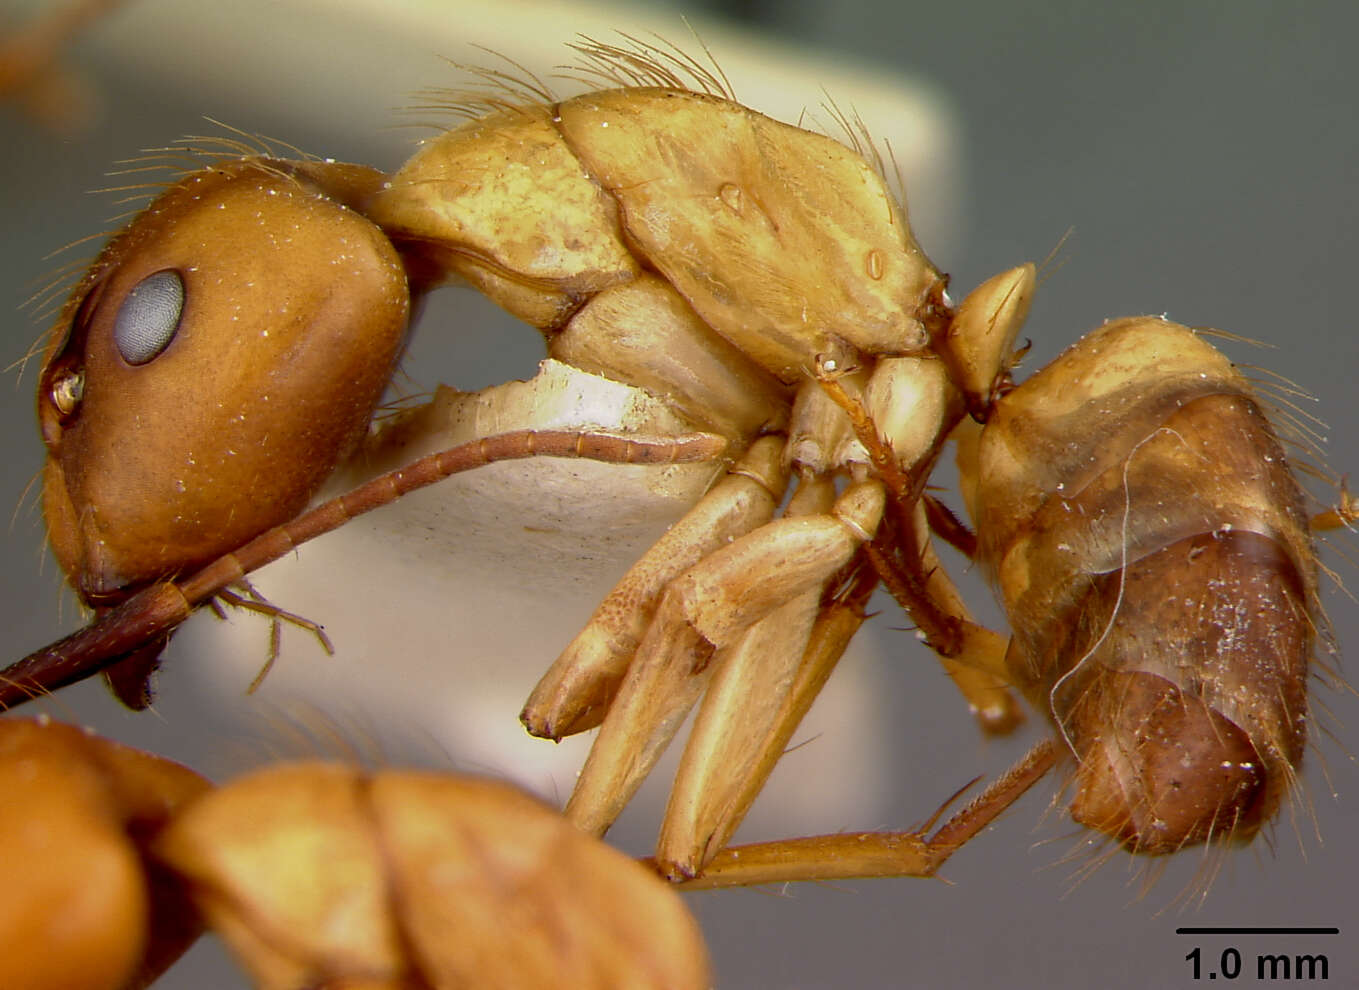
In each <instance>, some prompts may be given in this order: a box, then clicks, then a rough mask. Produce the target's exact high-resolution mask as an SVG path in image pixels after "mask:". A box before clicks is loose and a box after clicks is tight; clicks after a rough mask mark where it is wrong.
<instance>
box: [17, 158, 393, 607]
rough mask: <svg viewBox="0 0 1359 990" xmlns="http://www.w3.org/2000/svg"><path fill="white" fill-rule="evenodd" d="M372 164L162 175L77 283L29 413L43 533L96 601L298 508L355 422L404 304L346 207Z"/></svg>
mask: <svg viewBox="0 0 1359 990" xmlns="http://www.w3.org/2000/svg"><path fill="white" fill-rule="evenodd" d="M328 169H329V170H330V171H329V172H328V171H327V170H328ZM381 181H382V175H381V173H378V172H374V171H372V170H368V169H358V168H357V167H355V166H346V165H331V166H327V165H326V164H324V163H304V164H297V165H294V164H292V163H288V162H281V161H276V160H270V159H261V158H247V159H240V160H235V161H229V162H220V163H216V164H214V165H212V166H210V167H208V168H205V169H202V170H200V171H196V172H192V173H189V174H187V175H185V176H183V177H181V178H180V179H179V180H178V181H177V182H174V183H173V184H172V185H170V186H169V187H168V188H167V189H166V190H165V191H164V192H163V193H162V194H161V195H160V196H159V197H158V198H157V199H156V200H155V201H154V202H153V203H152V204H151V205H150V206H149V207H148V208H147V209H146V210H145V211H144V212H143V213H141V214H140V215H139V216H137V217H136V218H135V219H134V220H133V221H132V223H131V224H129V225H128V227H126V228H125V229H124V230H123V231H122V232H121V233H120V234H119V235H118V236H117V237H115V238H114V240H113V241H111V242H110V243H109V245H108V246H107V247H106V248H105V249H104V251H103V252H102V253H101V255H100V256H99V258H98V260H97V261H96V262H95V264H94V266H93V267H92V268H91V270H90V271H89V273H88V274H87V275H86V276H85V277H84V279H82V280H81V282H80V284H79V285H78V286H77V287H76V290H75V292H74V293H73V294H72V296H71V299H70V300H69V301H68V303H67V305H66V306H65V308H64V309H63V311H62V314H61V316H60V317H59V318H58V321H57V324H56V326H55V327H54V328H53V330H52V332H51V336H50V338H49V342H48V346H47V351H46V354H45V357H44V362H43V370H42V375H41V378H40V380H39V388H38V417H39V422H40V423H41V427H42V434H43V440H44V442H45V444H46V445H47V449H48V460H47V465H46V469H45V473H44V513H45V515H46V518H47V524H48V530H49V533H50V534H51V539H52V546H53V549H54V551H55V553H56V556H57V559H58V561H59V562H60V563H61V566H62V567H63V569H64V570H65V571H66V573H67V575H68V576H69V577H70V579H71V581H72V583H73V584H74V585H75V586H76V589H77V590H78V591H79V593H80V595H81V597H82V598H83V599H84V600H85V601H86V602H87V603H91V604H94V603H99V602H110V601H116V600H118V599H120V598H122V597H125V596H126V594H127V593H128V592H129V591H130V590H132V589H135V588H136V587H137V586H139V585H142V584H145V583H147V582H149V581H152V580H156V579H158V578H162V577H166V576H169V575H173V574H175V573H178V572H181V571H183V570H185V569H188V568H192V567H194V566H197V565H200V564H202V563H205V562H207V561H208V560H211V559H213V558H215V557H217V556H219V555H220V554H222V553H224V552H227V551H229V550H231V549H234V548H235V547H236V546H239V545H240V544H241V543H243V542H245V541H246V540H248V539H250V538H251V537H253V536H255V535H257V534H259V533H260V532H263V531H264V530H266V529H268V528H270V527H271V526H274V525H278V524H279V523H281V522H284V521H286V520H287V519H289V518H291V517H292V516H293V515H295V514H296V513H297V512H299V511H300V510H301V509H302V508H303V507H304V506H305V505H306V503H307V501H308V500H309V499H310V498H311V496H312V494H313V493H314V492H315V490H316V489H317V487H318V486H319V485H320V484H321V482H322V481H323V480H324V479H325V478H326V476H327V475H328V474H329V473H330V472H331V471H332V470H333V469H334V467H335V465H336V463H337V462H338V460H339V459H340V458H341V457H342V456H343V455H344V454H345V453H346V452H347V451H348V449H350V448H351V447H352V446H353V444H354V443H355V442H356V441H357V440H358V439H359V438H360V437H361V436H362V434H363V431H364V429H365V427H366V424H367V422H368V420H369V418H370V417H371V415H372V411H373V408H374V407H375V405H376V404H377V402H378V399H379V398H380V397H381V394H382V392H383V389H384V388H385V386H386V384H387V380H388V378H389V376H390V373H391V369H392V365H393V363H394V361H395V359H396V357H397V354H398V353H399V350H400V346H401V342H402V339H403V337H404V333H405V328H406V323H407V319H408V315H409V305H410V303H409V295H408V292H407V287H406V279H405V274H404V271H403V269H402V265H401V261H400V259H399V257H398V256H397V253H396V251H395V249H394V248H393V247H392V246H391V244H390V243H389V242H388V240H387V238H386V237H385V236H384V235H383V234H382V232H381V231H380V230H379V229H378V228H377V227H376V226H374V225H373V224H372V223H370V222H369V221H368V220H367V219H365V218H364V217H363V216H362V215H361V214H359V213H357V212H355V211H354V210H352V209H350V208H349V206H347V205H346V202H353V201H357V200H358V199H359V198H360V197H361V196H362V195H363V194H364V189H365V187H367V189H368V190H372V189H376V187H377V186H378V185H379V184H380V183H381Z"/></svg>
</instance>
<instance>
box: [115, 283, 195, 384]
mask: <svg viewBox="0 0 1359 990" xmlns="http://www.w3.org/2000/svg"><path fill="white" fill-rule="evenodd" d="M183 312H184V280H183V279H182V278H180V277H179V272H176V271H163V272H156V273H155V274H154V275H148V276H147V277H146V278H144V279H142V280H141V281H140V282H138V283H137V285H136V286H135V287H134V288H133V289H132V291H131V292H129V293H128V294H127V298H125V299H124V300H123V304H122V306H121V307H119V309H118V317H117V319H115V320H114V322H113V342H114V344H115V345H116V346H117V348H118V353H119V354H121V355H122V356H123V360H124V361H126V362H127V363H128V364H146V363H147V362H148V361H150V360H151V359H153V358H154V357H156V355H158V354H159V353H160V352H161V351H163V350H165V348H166V347H168V346H169V344H170V341H172V340H174V337H175V333H176V332H177V331H178V330H179V318H180V316H181V315H183Z"/></svg>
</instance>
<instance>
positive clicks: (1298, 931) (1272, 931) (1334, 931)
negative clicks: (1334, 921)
mask: <svg viewBox="0 0 1359 990" xmlns="http://www.w3.org/2000/svg"><path fill="white" fill-rule="evenodd" d="M1175 934H1176V935H1339V934H1340V929H1339V928H1176V929H1175Z"/></svg>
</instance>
